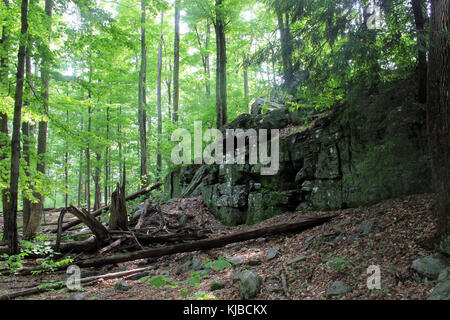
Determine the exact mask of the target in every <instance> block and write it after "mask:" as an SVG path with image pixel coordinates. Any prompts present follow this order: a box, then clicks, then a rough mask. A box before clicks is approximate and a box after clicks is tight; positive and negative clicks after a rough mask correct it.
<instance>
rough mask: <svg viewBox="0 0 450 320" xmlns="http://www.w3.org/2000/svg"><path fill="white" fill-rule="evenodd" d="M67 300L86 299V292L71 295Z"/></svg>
mask: <svg viewBox="0 0 450 320" xmlns="http://www.w3.org/2000/svg"><path fill="white" fill-rule="evenodd" d="M67 300H78V301H79V300H86V293H84V292H80V293H77V294H75V295H73V296H70V297H69V298H68V299H67Z"/></svg>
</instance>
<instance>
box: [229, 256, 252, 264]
mask: <svg viewBox="0 0 450 320" xmlns="http://www.w3.org/2000/svg"><path fill="white" fill-rule="evenodd" d="M229 260H230V261H231V262H233V264H235V265H240V264H246V263H247V262H248V259H247V257H245V256H234V257H231V258H230V259H229Z"/></svg>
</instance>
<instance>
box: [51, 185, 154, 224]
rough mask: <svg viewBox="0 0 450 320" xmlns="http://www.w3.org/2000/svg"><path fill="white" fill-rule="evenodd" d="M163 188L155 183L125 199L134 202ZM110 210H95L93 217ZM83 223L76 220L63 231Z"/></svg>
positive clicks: (105, 208) (103, 208)
mask: <svg viewBox="0 0 450 320" xmlns="http://www.w3.org/2000/svg"><path fill="white" fill-rule="evenodd" d="M161 186H162V183H161V182H157V183H155V184H154V185H153V186H151V187H149V188H145V189H142V190H140V191H138V192H135V193H133V194H130V195H129V196H127V197H126V198H125V201H131V200H134V199H136V198H139V197H140V196H142V195H145V194H148V193H149V192H151V191H153V190H156V189H158V188H160V187H161ZM109 208H110V205H107V206H104V207H101V208H100V209H98V210H95V211H94V212H92V216H94V217H98V216H100V215H101V214H102V213H103V211H105V210H109ZM81 222H82V221H80V220H79V219H78V220H75V221H72V222H69V223H66V224H65V225H63V227H62V231H66V230H68V229H70V228H72V227H75V226H76V225H78V224H80V223H81ZM57 232H58V230H54V231H53V233H57Z"/></svg>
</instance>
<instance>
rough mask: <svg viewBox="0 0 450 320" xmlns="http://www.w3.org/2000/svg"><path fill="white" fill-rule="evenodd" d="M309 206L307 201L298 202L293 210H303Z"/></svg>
mask: <svg viewBox="0 0 450 320" xmlns="http://www.w3.org/2000/svg"><path fill="white" fill-rule="evenodd" d="M310 207H311V206H310V204H309V203H307V202H302V203H300V204H299V205H298V206H297V208H296V209H295V211H303V210H307V209H309V208H310Z"/></svg>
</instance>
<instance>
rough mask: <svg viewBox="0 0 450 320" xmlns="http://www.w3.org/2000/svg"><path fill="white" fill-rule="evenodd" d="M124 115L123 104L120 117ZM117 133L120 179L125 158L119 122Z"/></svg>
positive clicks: (120, 107) (120, 108)
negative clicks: (123, 157)
mask: <svg viewBox="0 0 450 320" xmlns="http://www.w3.org/2000/svg"><path fill="white" fill-rule="evenodd" d="M121 115H122V105H120V106H119V119H120V118H121ZM117 135H118V141H117V144H118V148H119V179H121V177H122V163H123V159H122V125H121V124H120V121H119V123H118V124H117Z"/></svg>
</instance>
